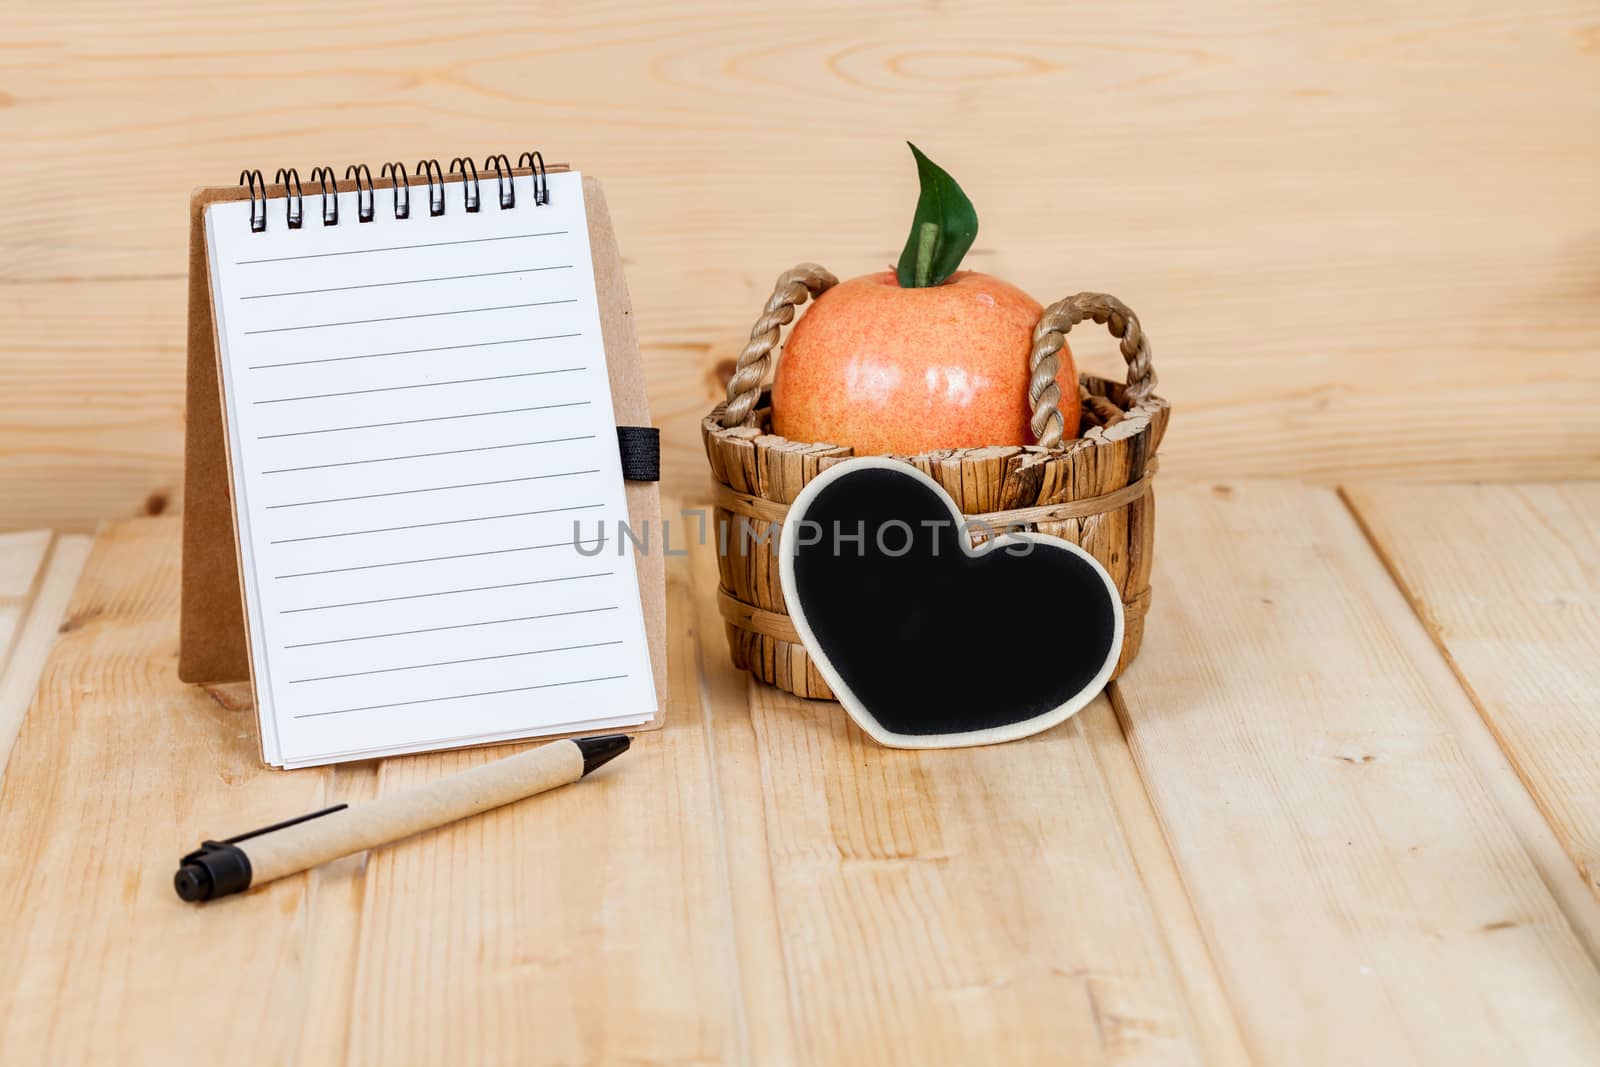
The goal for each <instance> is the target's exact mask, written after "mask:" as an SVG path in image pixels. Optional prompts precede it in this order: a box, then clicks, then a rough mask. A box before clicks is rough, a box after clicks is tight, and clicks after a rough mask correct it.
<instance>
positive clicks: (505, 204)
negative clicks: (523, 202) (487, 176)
mask: <svg viewBox="0 0 1600 1067" xmlns="http://www.w3.org/2000/svg"><path fill="white" fill-rule="evenodd" d="M490 167H493V168H494V180H495V183H496V184H497V185H498V186H499V188H500V210H501V211H505V210H507V209H508V208H514V207H516V206H517V183H516V181H515V180H514V179H513V177H512V174H511V160H509V159H507V158H506V156H505V153H503V152H502V153H501V154H500V155H497V156H488V157H487V158H485V159H484V161H483V169H484V170H488V169H489V168H490Z"/></svg>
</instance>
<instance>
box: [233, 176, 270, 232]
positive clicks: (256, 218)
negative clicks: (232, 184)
mask: <svg viewBox="0 0 1600 1067" xmlns="http://www.w3.org/2000/svg"><path fill="white" fill-rule="evenodd" d="M239 184H240V185H245V186H249V188H250V232H251V233H264V232H266V229H267V181H266V179H265V178H263V177H262V176H261V172H260V171H259V170H243V171H240V172H239ZM257 194H259V200H258V196H257Z"/></svg>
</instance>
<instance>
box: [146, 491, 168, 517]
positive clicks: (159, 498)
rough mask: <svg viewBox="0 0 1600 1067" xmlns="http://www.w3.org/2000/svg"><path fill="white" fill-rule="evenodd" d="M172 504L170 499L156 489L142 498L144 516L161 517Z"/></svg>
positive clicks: (163, 492)
mask: <svg viewBox="0 0 1600 1067" xmlns="http://www.w3.org/2000/svg"><path fill="white" fill-rule="evenodd" d="M171 503H172V498H171V497H170V496H168V495H167V493H166V492H165V491H164V490H161V489H157V490H156V491H155V492H153V493H151V494H150V495H149V496H147V497H145V498H144V513H145V514H146V515H161V514H164V513H165V512H166V510H167V507H168V505H170V504H171Z"/></svg>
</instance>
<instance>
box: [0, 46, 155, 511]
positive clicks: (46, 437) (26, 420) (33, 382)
mask: <svg viewBox="0 0 1600 1067" xmlns="http://www.w3.org/2000/svg"><path fill="white" fill-rule="evenodd" d="M0 36H3V35H0ZM0 114H3V110H0ZM179 199H180V200H181V199H182V197H179ZM5 232H6V226H5V225H4V224H3V223H0V234H3V233H5ZM176 240H178V241H179V243H180V244H181V243H182V242H183V240H184V238H182V237H181V236H180V237H178V238H176ZM184 292H185V290H184V286H183V283H182V281H181V277H180V276H176V275H175V276H172V277H167V278H161V279H140V280H133V281H104V280H101V281H96V282H94V283H92V284H90V283H85V284H71V285H61V284H53V283H21V282H19V283H12V284H4V285H0V320H3V321H4V322H5V323H6V329H5V330H3V331H0V457H3V462H0V500H3V501H5V506H4V508H3V509H0V527H28V526H51V527H54V528H55V529H58V530H72V531H85V532H87V531H92V530H93V529H94V528H95V526H96V524H97V523H98V522H99V521H100V520H101V519H103V518H110V517H123V516H129V515H142V514H160V513H162V512H165V511H176V510H177V509H178V508H179V507H180V506H181V503H182V501H181V495H180V489H181V486H182V484H183V478H182V471H183V366H184V365H183V339H184V336H185V333H184V319H183V316H184Z"/></svg>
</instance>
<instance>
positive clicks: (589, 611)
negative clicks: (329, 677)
mask: <svg viewBox="0 0 1600 1067" xmlns="http://www.w3.org/2000/svg"><path fill="white" fill-rule="evenodd" d="M616 610H617V605H615V604H608V605H606V606H605V607H603V608H579V609H577V610H575V611H552V612H549V613H548V614H545V615H518V616H516V617H515V618H510V619H485V620H483V621H482V622H459V623H455V624H454V625H451V626H428V627H424V628H423V629H421V630H395V631H394V632H393V633H386V634H362V635H360V636H358V637H331V638H329V639H327V640H326V641H302V642H300V643H299V644H297V645H284V646H283V647H284V648H316V647H318V646H319V645H343V644H348V643H350V642H352V641H378V640H381V639H383V638H386V637H411V636H414V635H416V634H436V633H440V632H441V631H444V630H471V629H473V628H475V627H478V626H503V625H505V624H507V623H513V622H537V621H538V620H540V619H560V618H565V617H566V616H568V615H593V614H596V613H597V612H601V611H616Z"/></svg>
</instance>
